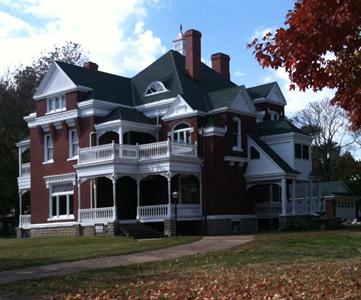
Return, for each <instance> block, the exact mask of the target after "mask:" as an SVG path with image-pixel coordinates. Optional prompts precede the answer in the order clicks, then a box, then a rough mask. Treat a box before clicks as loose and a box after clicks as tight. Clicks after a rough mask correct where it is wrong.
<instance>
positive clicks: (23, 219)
mask: <svg viewBox="0 0 361 300" xmlns="http://www.w3.org/2000/svg"><path fill="white" fill-rule="evenodd" d="M19 223H20V224H19V225H20V227H22V226H26V225H31V215H20V220H19Z"/></svg>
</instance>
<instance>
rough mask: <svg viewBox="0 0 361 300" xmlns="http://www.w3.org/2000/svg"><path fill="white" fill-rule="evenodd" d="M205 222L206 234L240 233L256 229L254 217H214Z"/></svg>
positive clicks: (251, 231) (252, 231)
mask: <svg viewBox="0 0 361 300" xmlns="http://www.w3.org/2000/svg"><path fill="white" fill-rule="evenodd" d="M206 222H207V223H206V228H207V232H206V234H207V235H225V234H242V233H254V232H256V231H257V219H256V218H241V219H238V220H234V219H216V220H207V221H206Z"/></svg>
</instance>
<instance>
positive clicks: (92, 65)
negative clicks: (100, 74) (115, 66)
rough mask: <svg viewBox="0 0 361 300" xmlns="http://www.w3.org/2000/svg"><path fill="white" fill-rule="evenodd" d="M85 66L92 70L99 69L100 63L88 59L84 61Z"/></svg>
mask: <svg viewBox="0 0 361 300" xmlns="http://www.w3.org/2000/svg"><path fill="white" fill-rule="evenodd" d="M83 68H85V69H88V70H92V71H98V65H97V64H96V63H94V62H91V61H87V62H85V63H84V65H83Z"/></svg>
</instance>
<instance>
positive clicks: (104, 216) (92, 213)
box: [79, 207, 115, 223]
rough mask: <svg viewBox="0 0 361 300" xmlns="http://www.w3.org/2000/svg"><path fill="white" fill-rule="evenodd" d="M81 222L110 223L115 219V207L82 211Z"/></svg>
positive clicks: (80, 211)
mask: <svg viewBox="0 0 361 300" xmlns="http://www.w3.org/2000/svg"><path fill="white" fill-rule="evenodd" d="M79 213H80V222H83V223H89V222H90V223H91V222H109V221H113V220H114V218H115V211H114V207H100V208H85V209H80V210H79Z"/></svg>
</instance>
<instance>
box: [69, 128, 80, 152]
mask: <svg viewBox="0 0 361 300" xmlns="http://www.w3.org/2000/svg"><path fill="white" fill-rule="evenodd" d="M78 150H79V139H78V134H77V132H76V130H75V129H71V130H70V131H69V157H70V158H71V157H76V156H77V155H78Z"/></svg>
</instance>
